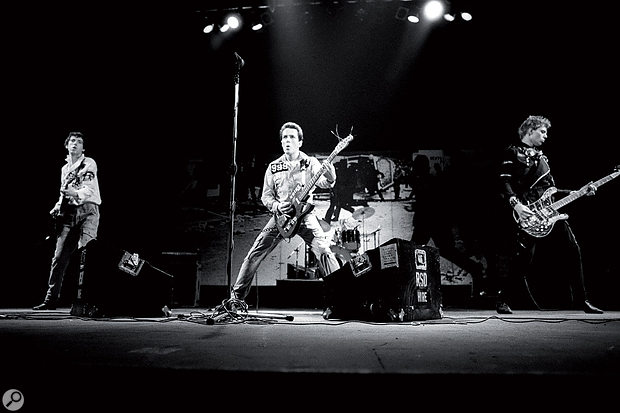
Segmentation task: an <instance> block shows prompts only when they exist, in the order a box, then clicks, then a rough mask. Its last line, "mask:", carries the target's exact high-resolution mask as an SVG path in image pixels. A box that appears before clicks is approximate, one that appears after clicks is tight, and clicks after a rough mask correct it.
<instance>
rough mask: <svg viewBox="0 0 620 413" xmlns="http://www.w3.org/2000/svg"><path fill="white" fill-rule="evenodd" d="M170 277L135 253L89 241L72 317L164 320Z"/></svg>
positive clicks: (168, 302)
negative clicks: (159, 318) (125, 317)
mask: <svg viewBox="0 0 620 413" xmlns="http://www.w3.org/2000/svg"><path fill="white" fill-rule="evenodd" d="M171 301H172V276H171V275H170V274H167V273H165V272H163V271H161V270H159V269H157V268H155V267H153V266H151V265H150V264H149V263H148V261H145V260H144V259H142V258H140V257H139V256H138V255H137V254H132V253H129V252H127V251H125V250H122V249H120V248H115V247H112V246H110V245H104V244H102V243H101V242H100V241H91V242H90V243H89V244H88V246H87V249H86V254H85V256H84V261H83V262H81V268H80V279H79V281H78V292H77V297H76V299H75V300H74V302H73V305H72V306H71V314H72V315H75V316H85V317H95V318H97V317H106V318H107V317H121V316H128V317H163V316H164V315H165V313H164V311H163V310H162V309H163V308H164V306H169V307H170V306H171Z"/></svg>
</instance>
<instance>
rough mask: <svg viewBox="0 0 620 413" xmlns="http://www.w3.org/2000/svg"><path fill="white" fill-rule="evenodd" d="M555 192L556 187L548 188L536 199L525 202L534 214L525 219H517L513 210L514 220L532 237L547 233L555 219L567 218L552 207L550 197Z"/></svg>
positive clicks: (543, 235)
mask: <svg viewBox="0 0 620 413" xmlns="http://www.w3.org/2000/svg"><path fill="white" fill-rule="evenodd" d="M556 192H557V189H556V188H554V187H551V188H548V189H547V190H546V191H545V192H544V193H543V194H542V196H541V197H540V198H539V199H538V200H537V201H535V202H532V203H531V204H527V207H528V208H529V209H530V210H531V211H532V212H533V213H534V214H533V215H532V216H531V217H529V218H528V219H526V220H519V215H518V214H517V213H516V212H514V211H513V214H514V216H515V220H517V221H518V223H519V227H520V228H521V229H522V230H523V231H525V232H527V233H528V234H529V235H531V236H533V237H537V238H542V237H545V236H547V235H549V233H550V232H551V230H552V229H553V225H554V224H555V223H556V221H558V220H560V219H566V218H568V215H566V214H560V213H559V212H558V211H557V210H556V209H555V208H554V207H553V202H552V201H551V197H552V196H553V194H555V193H556Z"/></svg>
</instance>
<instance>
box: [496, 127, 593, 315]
mask: <svg viewBox="0 0 620 413" xmlns="http://www.w3.org/2000/svg"><path fill="white" fill-rule="evenodd" d="M550 128H551V122H550V121H549V119H547V118H545V117H543V116H529V117H528V118H527V119H525V121H523V123H522V124H521V126H520V127H519V130H518V134H519V138H520V140H519V142H517V143H515V144H511V145H509V146H508V147H507V148H506V150H505V152H504V155H503V159H502V163H501V166H500V173H499V180H500V196H501V199H502V202H503V204H504V206H505V208H506V211H505V212H506V214H512V215H514V217H515V220H516V221H517V222H518V223H519V224H517V225H514V229H515V230H514V233H513V235H514V237H513V239H512V240H511V241H510V245H511V249H512V253H511V254H509V260H510V263H509V265H508V274H505V276H504V277H500V278H499V280H498V281H499V291H498V300H497V303H496V310H497V312H498V313H499V314H511V313H512V310H511V308H510V306H509V305H508V300H509V299H510V298H511V290H512V288H511V286H512V285H514V283H515V282H516V281H517V280H524V281H525V282H526V285H527V277H528V275H530V274H531V271H532V270H533V263H534V252H535V251H536V253H537V254H539V253H540V254H549V255H551V254H557V260H556V262H557V263H558V264H561V265H562V268H566V271H565V272H564V274H566V276H567V277H568V282H569V285H570V287H571V292H572V302H573V304H574V305H577V306H579V305H580V306H581V308H582V309H583V311H584V312H586V313H591V314H601V313H603V311H602V310H600V309H599V308H597V307H595V306H594V305H592V304H591V303H590V301H589V300H588V293H587V290H586V285H585V281H584V275H583V265H582V256H581V250H580V247H579V244H578V243H577V240H576V239H575V235H574V234H573V231H572V230H571V227H570V225H569V223H568V221H567V219H566V218H567V216H566V215H563V216H559V217H554V219H556V220H555V221H554V223H553V224H552V225H553V230H552V231H550V232H549V234H548V236H544V237H537V236H534V235H531V232H528V225H534V223H535V222H534V221H533V218H534V217H536V211H535V210H534V209H533V206H532V205H533V203H535V202H536V201H538V200H539V199H540V198H541V197H543V194H545V191H547V190H548V189H549V188H554V190H555V182H554V179H553V176H552V175H551V169H550V167H549V161H548V159H547V156H546V155H544V154H543V152H542V145H543V144H544V143H545V141H546V140H547V133H548V131H549V129H550ZM571 192H572V191H561V190H555V193H554V195H556V194H564V195H567V194H570V193H571ZM595 192H596V186H594V185H590V186H589V187H588V195H594V193H595ZM528 205H530V206H532V208H530V207H528ZM528 223H529V224H528ZM513 298H514V297H513Z"/></svg>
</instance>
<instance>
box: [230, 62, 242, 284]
mask: <svg viewBox="0 0 620 413" xmlns="http://www.w3.org/2000/svg"><path fill="white" fill-rule="evenodd" d="M234 57H235V68H234V76H233V80H234V84H235V100H234V105H233V142H232V164H231V167H230V204H229V205H230V229H229V233H228V262H227V266H226V274H227V276H228V292H229V294H230V291H231V290H232V266H233V250H234V249H235V242H234V240H233V234H234V231H235V209H236V205H237V204H236V201H235V184H236V182H235V177H236V175H237V163H236V159H237V112H238V110H239V72H240V71H241V68H242V67H243V65H244V63H245V62H244V61H243V59H242V58H241V56H239V55H238V54H237V52H235V56H234Z"/></svg>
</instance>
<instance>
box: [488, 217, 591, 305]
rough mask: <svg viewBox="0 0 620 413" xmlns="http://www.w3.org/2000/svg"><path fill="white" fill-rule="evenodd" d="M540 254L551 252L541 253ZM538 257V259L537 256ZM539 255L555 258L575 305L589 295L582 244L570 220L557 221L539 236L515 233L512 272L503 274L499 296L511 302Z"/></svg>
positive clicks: (532, 269) (526, 281)
mask: <svg viewBox="0 0 620 413" xmlns="http://www.w3.org/2000/svg"><path fill="white" fill-rule="evenodd" d="M539 254H547V255H546V256H544V257H540V256H539ZM535 258H536V260H535ZM538 258H545V259H551V260H553V262H554V263H557V264H558V267H559V268H560V271H561V272H562V274H563V275H564V280H565V281H567V282H568V285H569V287H570V291H571V293H572V296H571V300H572V303H573V305H580V304H582V303H583V302H584V301H585V300H587V299H588V293H587V288H586V284H585V279H584V272H583V263H582V256H581V248H580V247H579V244H578V243H577V240H576V239H575V235H574V234H573V231H572V229H571V227H570V225H569V223H568V221H566V220H562V221H557V222H556V223H555V225H554V228H553V230H552V231H551V233H550V234H549V235H547V236H545V237H542V238H537V237H533V236H530V235H528V234H526V233H525V232H523V231H520V230H519V231H518V232H517V233H515V238H514V245H513V254H512V255H511V257H509V266H508V273H507V274H505V275H504V276H503V277H500V278H499V280H498V281H499V284H498V286H499V300H500V301H505V302H509V301H510V300H511V299H512V298H513V295H514V289H515V286H516V283H517V282H521V281H522V282H525V283H526V285H527V283H528V277H530V276H531V275H532V273H533V271H534V270H535V268H534V265H535V264H536V263H538V262H539V261H538Z"/></svg>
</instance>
